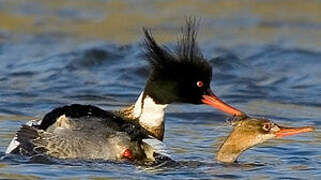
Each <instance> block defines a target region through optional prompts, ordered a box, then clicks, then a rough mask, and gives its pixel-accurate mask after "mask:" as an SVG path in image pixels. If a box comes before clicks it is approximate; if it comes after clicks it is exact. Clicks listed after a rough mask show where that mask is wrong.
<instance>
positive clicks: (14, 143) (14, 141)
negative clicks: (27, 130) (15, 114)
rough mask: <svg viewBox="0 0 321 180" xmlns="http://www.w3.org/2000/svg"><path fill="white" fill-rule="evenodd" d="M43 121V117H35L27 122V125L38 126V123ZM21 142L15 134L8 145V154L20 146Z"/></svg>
mask: <svg viewBox="0 0 321 180" xmlns="http://www.w3.org/2000/svg"><path fill="white" fill-rule="evenodd" d="M41 122H42V119H40V120H39V119H33V120H30V121H28V122H27V123H26V125H27V126H34V125H36V126H37V125H40V124H41ZM19 144H20V143H19V142H18V141H17V135H15V136H14V137H13V138H12V140H11V142H10V144H9V146H8V147H7V150H6V154H9V153H11V152H12V151H13V150H15V149H16V148H17V147H18V146H19Z"/></svg>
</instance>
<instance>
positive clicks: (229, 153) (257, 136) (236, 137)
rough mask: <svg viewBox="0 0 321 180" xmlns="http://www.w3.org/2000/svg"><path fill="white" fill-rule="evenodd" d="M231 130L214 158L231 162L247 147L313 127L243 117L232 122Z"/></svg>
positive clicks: (299, 132) (302, 131)
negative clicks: (288, 125)
mask: <svg viewBox="0 0 321 180" xmlns="http://www.w3.org/2000/svg"><path fill="white" fill-rule="evenodd" d="M232 125H233V126H234V128H233V130H232V131H231V133H230V134H229V136H228V137H227V138H226V140H225V141H224V143H223V144H221V146H220V147H219V150H218V152H217V155H216V160H217V161H220V162H224V163H233V162H235V161H236V160H237V158H238V157H239V156H240V155H241V154H242V153H243V152H244V151H246V150H247V149H249V148H251V147H253V146H255V145H257V144H261V143H263V142H265V141H267V140H269V139H273V138H281V137H284V136H291V135H296V134H301V133H306V132H311V131H313V127H310V126H309V127H283V126H280V125H277V124H275V123H273V122H272V121H270V120H267V119H258V118H249V117H247V118H244V119H240V120H236V121H233V122H232Z"/></svg>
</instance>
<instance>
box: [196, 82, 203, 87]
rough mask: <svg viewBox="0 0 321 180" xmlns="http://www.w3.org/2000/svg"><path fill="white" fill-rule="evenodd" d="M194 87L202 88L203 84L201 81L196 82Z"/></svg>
mask: <svg viewBox="0 0 321 180" xmlns="http://www.w3.org/2000/svg"><path fill="white" fill-rule="evenodd" d="M196 85H197V86H198V87H203V85H204V83H203V82H202V81H197V83H196Z"/></svg>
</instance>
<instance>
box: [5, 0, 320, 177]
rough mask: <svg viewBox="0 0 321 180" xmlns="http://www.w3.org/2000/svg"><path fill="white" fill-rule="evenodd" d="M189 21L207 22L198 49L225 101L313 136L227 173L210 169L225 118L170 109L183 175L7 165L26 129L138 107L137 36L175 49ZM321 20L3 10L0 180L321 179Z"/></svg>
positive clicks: (19, 5)
mask: <svg viewBox="0 0 321 180" xmlns="http://www.w3.org/2000/svg"><path fill="white" fill-rule="evenodd" d="M187 12H188V14H187ZM288 12H291V13H288ZM186 15H194V16H198V17H201V18H202V26H201V32H200V46H201V49H203V51H204V54H205V56H206V57H208V59H210V62H211V63H212V64H213V66H214V69H213V70H214V75H213V82H212V87H213V89H214V91H215V93H216V94H217V95H218V96H220V97H222V99H224V100H225V101H227V102H229V103H231V104H233V106H236V107H237V108H240V109H242V110H244V111H246V112H248V113H249V114H251V115H253V116H260V117H266V118H270V119H273V120H274V121H275V122H277V123H279V124H285V125H292V126H295V125H297V126H303V125H314V126H315V127H316V130H315V132H313V133H310V134H304V135H300V136H296V137H291V138H284V139H282V140H278V141H269V142H267V143H265V144H264V145H261V146H259V147H256V148H253V149H251V150H249V151H247V152H245V153H244V154H243V155H242V156H241V158H240V164H239V165H232V166H226V165H222V164H218V163H216V162H215V160H214V159H215V158H214V157H215V152H216V150H217V148H218V146H219V144H220V143H221V142H222V141H223V140H224V137H225V136H226V135H227V134H228V132H229V131H230V129H231V127H229V126H228V125H227V124H226V123H225V120H226V118H227V117H226V116H224V115H223V114H221V113H219V112H218V111H214V110H213V109H212V108H209V107H204V106H194V105H170V106H169V108H168V116H167V122H166V125H167V130H166V137H165V143H166V144H167V147H168V148H169V149H170V151H171V152H172V156H173V158H174V159H175V160H177V161H178V162H179V165H178V166H176V165H174V166H173V165H172V164H171V165H169V164H166V165H162V166H158V167H152V168H150V167H140V166H139V167H136V166H134V165H132V164H119V163H105V162H91V163H88V162H87V163H83V162H72V163H70V162H55V163H50V164H48V163H41V164H39V162H38V163H32V162H30V161H29V160H26V159H23V158H21V159H19V158H17V157H15V158H13V157H7V156H4V153H3V152H4V151H5V149H6V146H7V145H8V144H9V141H10V140H11V138H12V137H13V136H14V133H15V131H16V130H17V129H18V128H19V126H20V125H21V124H23V123H25V122H26V121H28V120H30V119H37V118H41V117H42V116H43V115H44V114H45V113H46V112H48V111H49V110H51V109H52V108H54V107H57V106H60V105H64V104H70V103H82V104H95V105H99V106H101V107H103V108H105V109H116V108H119V107H122V106H125V105H128V104H130V103H132V102H134V101H135V99H136V97H137V95H138V94H139V92H140V91H141V90H142V88H143V87H144V84H145V80H146V77H147V75H148V67H147V64H146V62H144V61H142V60H141V59H142V58H141V56H142V54H141V51H140V50H141V43H140V41H139V40H140V39H141V37H142V33H141V28H142V27H143V26H145V27H151V28H153V29H154V31H153V32H154V34H155V35H156V38H157V39H159V40H160V41H162V42H167V44H168V45H169V46H171V45H172V44H173V43H174V41H175V40H176V35H177V32H179V26H180V25H181V24H183V21H184V16H186ZM320 17H321V3H319V2H318V1H303V0H295V1H288V0H284V1H275V0H270V1H215V2H212V1H205V0H204V1H196V0H188V1H181V0H175V1H153V2H151V1H147V0H137V1H104V0H95V1H85V0H81V1H74V0H58V1H44V0H42V1H39V0H29V1H18V0H10V1H9V0H8V1H0V157H2V158H1V160H0V179H1V178H4V179H43V178H49V177H54V178H65V179H67V178H74V177H80V178H92V179H94V178H97V179H98V178H122V179H138V178H139V179H151V178H158V179H193V178H204V179H213V178H221V179H223V178H227V179H236V178H244V179H247V178H251V179H278V178H302V179H305V178H307V177H309V176H311V177H313V178H316V179H318V178H320V175H319V174H320V171H321V169H320V165H321V156H320V154H321V150H320V149H321V148H320V144H321V133H320V130H319V129H320V128H319V127H320V126H321V121H320V117H321V112H320V107H321V103H320V102H321V96H320V90H321V80H320V76H321V71H320V68H321V61H320V58H321V49H320V47H321V46H320V45H321V39H320V37H321V36H320V35H321V19H320ZM303 174H304V177H302V176H303Z"/></svg>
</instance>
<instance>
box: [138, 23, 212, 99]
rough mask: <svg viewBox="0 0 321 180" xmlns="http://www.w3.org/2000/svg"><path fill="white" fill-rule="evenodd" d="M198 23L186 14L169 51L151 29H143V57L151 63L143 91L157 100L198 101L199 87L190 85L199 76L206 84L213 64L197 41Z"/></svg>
mask: <svg viewBox="0 0 321 180" xmlns="http://www.w3.org/2000/svg"><path fill="white" fill-rule="evenodd" d="M198 27H199V21H196V19H195V18H187V20H186V26H184V27H182V35H181V36H179V38H178V42H177V46H176V51H175V52H172V51H170V50H169V48H167V47H166V46H163V45H162V46H160V45H158V43H157V42H156V41H155V39H154V38H153V36H152V33H151V31H149V30H147V29H143V30H144V33H145V57H146V59H147V60H148V61H149V62H150V64H151V66H152V72H151V74H150V76H149V79H148V82H147V85H146V88H145V91H147V93H148V94H149V95H151V96H154V97H155V98H154V99H155V100H156V101H158V103H161V104H165V103H171V102H174V101H176V102H189V103H195V104H199V103H200V97H198V96H200V95H199V94H200V93H201V92H200V88H196V89H193V88H194V85H195V84H196V82H195V81H197V80H202V82H203V81H204V83H205V84H206V85H205V86H204V88H205V87H209V83H210V80H211V76H212V68H211V66H210V65H209V63H208V62H207V61H206V60H205V59H204V57H203V55H202V53H201V51H200V49H199V47H198V45H197V42H196V37H197V30H198ZM204 88H202V89H204ZM196 91H197V92H196ZM187 96H189V97H187ZM196 96H197V97H196ZM192 98H194V99H193V100H192Z"/></svg>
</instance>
